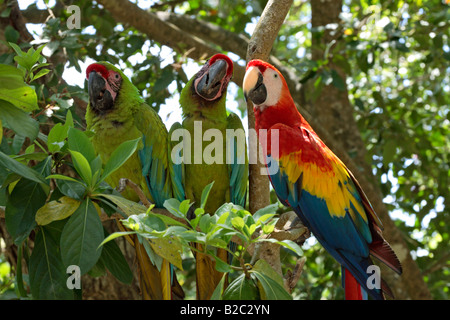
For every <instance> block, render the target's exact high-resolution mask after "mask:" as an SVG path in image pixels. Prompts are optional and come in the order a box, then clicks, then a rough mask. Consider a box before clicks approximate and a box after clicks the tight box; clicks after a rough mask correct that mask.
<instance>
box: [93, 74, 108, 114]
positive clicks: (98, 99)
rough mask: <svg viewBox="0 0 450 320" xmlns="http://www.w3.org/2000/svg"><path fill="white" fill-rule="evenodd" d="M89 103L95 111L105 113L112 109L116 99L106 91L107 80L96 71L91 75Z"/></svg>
mask: <svg viewBox="0 0 450 320" xmlns="http://www.w3.org/2000/svg"><path fill="white" fill-rule="evenodd" d="M88 90H89V102H90V104H91V106H92V108H93V109H94V110H97V111H100V112H105V111H107V110H109V109H112V107H113V106H114V99H113V97H112V96H111V93H110V92H109V91H108V90H107V89H106V80H105V79H104V78H103V77H102V76H101V75H100V74H99V73H97V72H96V71H92V72H91V73H90V74H89V80H88Z"/></svg>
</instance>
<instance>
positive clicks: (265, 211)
mask: <svg viewBox="0 0 450 320" xmlns="http://www.w3.org/2000/svg"><path fill="white" fill-rule="evenodd" d="M277 210H278V204H277V203H274V204H269V205H268V206H266V207H264V208H261V209H259V210H258V211H256V212H255V214H253V219H254V220H255V221H258V220H260V219H261V217H263V216H266V215H271V216H274V215H275V214H276V212H277ZM265 220H266V219H264V221H265Z"/></svg>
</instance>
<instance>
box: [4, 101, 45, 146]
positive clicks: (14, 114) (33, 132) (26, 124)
mask: <svg viewBox="0 0 450 320" xmlns="http://www.w3.org/2000/svg"><path fill="white" fill-rule="evenodd" d="M0 118H1V119H3V120H4V121H6V123H7V124H8V127H9V128H10V129H12V130H13V131H14V132H16V133H17V134H18V135H21V136H23V137H28V138H30V140H31V141H34V139H36V137H37V135H38V133H39V123H38V122H37V121H36V120H34V119H33V118H31V117H30V115H28V113H26V112H25V111H23V110H22V109H19V108H17V107H15V106H14V105H13V104H11V103H9V102H8V101H5V100H0Z"/></svg>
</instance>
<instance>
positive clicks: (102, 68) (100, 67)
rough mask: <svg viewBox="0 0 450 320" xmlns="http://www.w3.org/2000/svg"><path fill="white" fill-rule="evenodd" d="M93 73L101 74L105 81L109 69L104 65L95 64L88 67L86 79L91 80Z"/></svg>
mask: <svg viewBox="0 0 450 320" xmlns="http://www.w3.org/2000/svg"><path fill="white" fill-rule="evenodd" d="M92 71H95V72H100V74H101V75H102V77H103V78H105V79H107V78H108V69H107V68H106V67H105V66H104V65H102V64H98V63H93V64H91V65H90V66H89V67H87V69H86V79H89V74H90V73H91V72H92Z"/></svg>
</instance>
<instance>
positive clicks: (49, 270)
mask: <svg viewBox="0 0 450 320" xmlns="http://www.w3.org/2000/svg"><path fill="white" fill-rule="evenodd" d="M29 271H30V272H29V277H30V287H31V294H32V296H33V298H34V299H42V300H49V299H52V300H66V299H74V294H73V291H72V290H69V289H68V288H67V284H66V281H67V274H66V268H64V265H63V263H62V260H61V253H60V250H59V247H58V243H57V242H56V241H55V240H54V239H53V237H51V235H50V233H49V232H48V231H47V230H46V229H45V228H41V229H40V231H39V232H38V233H37V235H36V238H35V240H34V248H33V253H32V254H31V257H30V262H29Z"/></svg>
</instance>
